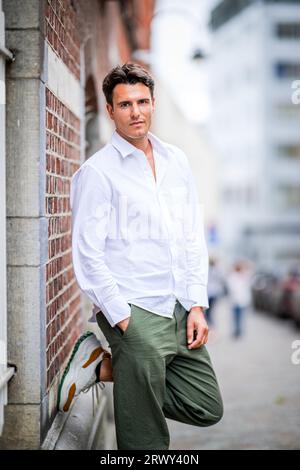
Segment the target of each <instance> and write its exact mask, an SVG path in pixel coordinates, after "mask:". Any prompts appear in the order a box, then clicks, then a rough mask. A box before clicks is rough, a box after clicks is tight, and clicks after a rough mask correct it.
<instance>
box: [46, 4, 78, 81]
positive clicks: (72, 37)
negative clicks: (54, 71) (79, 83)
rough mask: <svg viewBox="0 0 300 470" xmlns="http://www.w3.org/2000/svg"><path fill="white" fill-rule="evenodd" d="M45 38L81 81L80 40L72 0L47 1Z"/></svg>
mask: <svg viewBox="0 0 300 470" xmlns="http://www.w3.org/2000/svg"><path fill="white" fill-rule="evenodd" d="M45 37H46V38H47V41H48V43H49V44H50V45H51V47H52V48H53V49H54V50H55V52H56V53H57V55H58V56H59V57H60V58H61V59H62V61H63V62H64V63H65V64H66V65H67V67H68V68H69V69H70V71H71V72H72V73H73V74H74V75H75V77H76V78H77V79H78V80H79V77H80V58H79V49H80V38H79V34H78V30H77V27H76V12H75V10H74V8H73V7H72V2H71V0H47V5H46V11H45Z"/></svg>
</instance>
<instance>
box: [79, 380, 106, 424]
mask: <svg viewBox="0 0 300 470" xmlns="http://www.w3.org/2000/svg"><path fill="white" fill-rule="evenodd" d="M104 388H105V383H104V382H94V383H93V384H91V385H89V386H88V387H86V388H85V389H84V390H82V392H83V393H88V392H89V391H90V390H91V389H92V402H93V418H94V417H95V402H96V404H97V405H99V401H100V390H103V389H104Z"/></svg>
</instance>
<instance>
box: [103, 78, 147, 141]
mask: <svg viewBox="0 0 300 470" xmlns="http://www.w3.org/2000/svg"><path fill="white" fill-rule="evenodd" d="M106 108H107V111H108V113H109V115H110V117H111V119H113V121H114V122H115V126H116V129H117V131H118V132H119V134H120V135H122V137H124V138H126V139H127V140H129V141H134V140H139V139H142V138H143V137H145V136H146V135H147V133H148V130H149V128H150V125H151V118H152V114H153V111H154V98H153V99H152V98H151V93H150V89H149V88H148V87H147V86H146V85H144V84H143V83H135V84H134V85H129V84H123V83H119V84H118V85H116V86H115V88H114V90H113V106H111V105H110V104H107V105H106Z"/></svg>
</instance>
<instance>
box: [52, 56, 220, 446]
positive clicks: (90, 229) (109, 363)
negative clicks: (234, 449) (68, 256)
mask: <svg viewBox="0 0 300 470" xmlns="http://www.w3.org/2000/svg"><path fill="white" fill-rule="evenodd" d="M103 92H104V94H105V97H106V101H107V111H108V113H109V116H110V118H111V119H112V120H113V121H114V124H115V128H116V129H115V131H114V133H113V135H112V138H111V141H110V142H109V143H108V144H107V145H106V146H105V147H104V148H102V149H101V150H100V151H98V152H97V153H96V154H94V155H93V156H92V157H90V158H89V159H88V160H87V161H86V162H85V163H84V164H83V165H82V166H81V167H80V169H79V170H78V171H77V172H76V173H75V175H74V176H73V178H72V187H71V206H72V213H73V228H72V248H73V265H74V271H75V274H76V278H77V281H78V284H79V286H80V288H81V289H82V290H83V291H84V292H85V293H86V294H87V295H88V297H89V298H90V299H91V300H92V301H93V303H94V305H95V308H94V310H93V312H94V317H93V320H96V321H97V322H98V325H99V327H100V328H101V330H102V331H103V333H104V335H105V337H106V338H107V340H108V343H109V345H110V347H111V352H112V355H111V356H110V355H109V353H108V352H107V351H105V350H104V349H103V348H102V346H101V344H100V343H99V341H98V340H97V339H96V337H95V336H94V335H93V334H88V335H87V336H86V335H85V336H83V337H81V338H80V339H79V342H78V343H77V344H76V346H75V349H74V351H73V354H72V356H71V360H70V361H69V364H68V366H67V368H66V371H65V373H64V376H63V379H62V381H61V385H60V403H59V408H60V409H64V410H65V411H67V410H68V409H69V406H70V404H71V402H72V400H73V398H74V396H76V395H77V394H78V393H79V392H80V391H82V390H86V389H88V388H89V387H90V386H92V385H93V384H95V383H99V382H100V381H101V382H100V383H102V384H103V383H104V382H105V381H109V380H110V381H112V380H113V381H114V388H113V394H114V412H115V423H116V436H117V445H118V449H168V448H169V440H170V437H169V431H168V427H167V423H166V419H165V418H166V417H167V418H171V419H174V420H178V421H181V422H184V423H189V424H193V425H196V426H209V425H212V424H215V423H217V422H218V421H219V420H220V419H221V416H222V413H223V406H222V399H221V396H220V392H219V387H218V384H217V380H216V377H215V373H214V371H213V368H212V365H211V361H210V358H209V355H208V352H207V350H206V348H205V343H206V342H207V338H208V326H207V323H206V320H205V313H204V310H205V309H206V308H207V307H208V301H207V288H206V286H207V274H208V253H207V248H206V244H205V239H204V230H203V223H202V218H201V211H200V208H199V204H198V195H197V190H196V186H195V182H194V179H193V175H192V173H191V169H190V166H189V163H188V160H187V157H186V156H185V154H184V153H183V152H182V151H181V150H180V149H179V148H177V147H175V146H174V145H171V144H166V143H164V142H163V141H161V140H160V139H158V138H157V137H156V136H154V135H153V134H152V133H151V132H150V131H149V129H150V125H151V119H152V115H153V112H154V104H155V99H154V81H153V79H152V77H151V76H150V74H149V73H148V72H147V71H146V70H145V69H143V68H142V67H141V66H140V65H137V64H130V63H129V64H128V63H127V64H124V65H123V66H122V67H121V66H117V67H115V68H114V69H113V70H111V71H110V72H109V74H108V75H107V76H106V77H105V79H104V81H103Z"/></svg>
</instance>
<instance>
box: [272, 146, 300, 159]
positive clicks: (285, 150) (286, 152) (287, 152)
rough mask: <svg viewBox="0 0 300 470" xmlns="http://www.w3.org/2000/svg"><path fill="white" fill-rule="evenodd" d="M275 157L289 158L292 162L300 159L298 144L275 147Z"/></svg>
mask: <svg viewBox="0 0 300 470" xmlns="http://www.w3.org/2000/svg"><path fill="white" fill-rule="evenodd" d="M277 155H278V156H279V157H284V158H291V159H293V160H298V159H300V143H299V144H279V145H278V146H277Z"/></svg>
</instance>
